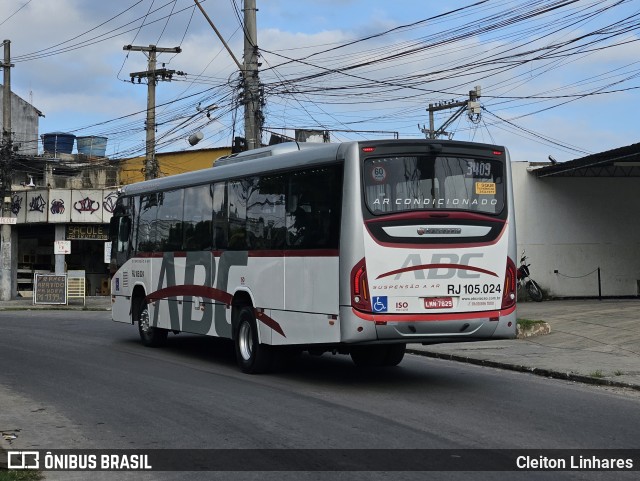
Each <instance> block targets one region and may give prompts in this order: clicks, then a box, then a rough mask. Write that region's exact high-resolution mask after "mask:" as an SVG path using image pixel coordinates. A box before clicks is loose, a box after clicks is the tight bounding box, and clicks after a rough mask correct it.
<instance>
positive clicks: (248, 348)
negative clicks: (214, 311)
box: [238, 322, 253, 361]
mask: <svg viewBox="0 0 640 481" xmlns="http://www.w3.org/2000/svg"><path fill="white" fill-rule="evenodd" d="M238 346H239V347H240V355H241V356H242V359H244V360H245V361H248V360H249V359H251V353H252V351H253V336H252V335H251V326H250V325H249V323H248V322H243V323H242V325H241V326H240V332H238Z"/></svg>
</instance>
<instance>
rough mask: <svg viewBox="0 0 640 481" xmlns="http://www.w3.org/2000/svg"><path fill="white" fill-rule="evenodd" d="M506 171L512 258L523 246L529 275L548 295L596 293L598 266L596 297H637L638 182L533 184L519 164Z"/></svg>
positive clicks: (542, 181)
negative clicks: (511, 200) (514, 246)
mask: <svg viewBox="0 0 640 481" xmlns="http://www.w3.org/2000/svg"><path fill="white" fill-rule="evenodd" d="M512 167H513V186H514V197H515V207H516V211H515V212H516V232H517V237H518V253H520V252H522V249H523V248H524V249H526V253H527V256H528V257H529V262H531V267H530V269H531V276H532V277H533V278H534V279H535V280H536V281H538V282H539V284H540V285H541V286H542V287H543V288H544V289H545V290H546V291H547V292H548V293H549V294H550V295H551V296H557V297H566V296H597V295H598V277H597V272H595V271H596V270H597V268H598V267H600V269H601V285H602V295H603V296H636V295H638V283H639V282H640V222H638V215H639V213H640V195H638V187H640V179H638V178H632V177H630V178H612V177H600V178H586V177H582V178H567V177H550V178H544V179H538V178H537V177H536V176H535V175H534V174H531V173H529V172H527V167H529V164H528V163H527V162H514V163H513V164H512ZM517 260H518V261H519V259H517ZM554 270H558V274H555V273H554Z"/></svg>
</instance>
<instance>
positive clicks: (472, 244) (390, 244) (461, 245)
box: [365, 221, 508, 249]
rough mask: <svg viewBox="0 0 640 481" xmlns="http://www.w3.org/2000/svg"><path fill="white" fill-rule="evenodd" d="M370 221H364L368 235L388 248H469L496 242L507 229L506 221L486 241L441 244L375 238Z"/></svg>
mask: <svg viewBox="0 0 640 481" xmlns="http://www.w3.org/2000/svg"><path fill="white" fill-rule="evenodd" d="M370 222H371V221H366V222H365V227H366V229H367V232H368V234H369V237H371V239H372V240H373V242H375V243H376V244H378V245H379V246H382V247H390V248H394V249H451V248H454V249H469V248H473V247H486V246H492V245H494V244H497V243H498V241H499V240H500V239H502V236H503V235H504V233H505V232H506V230H507V229H506V226H507V225H508V224H507V223H506V222H504V226H503V228H502V230H501V231H500V234H498V235H497V236H496V238H495V239H493V240H491V241H487V242H459V241H458V239H456V241H455V242H448V243H442V244H419V243H415V244H410V243H400V242H383V241H381V240H378V239H376V237H375V236H374V235H373V234H372V233H371V230H370V229H369V226H368V225H367V224H368V223H370ZM416 227H418V226H416ZM460 239H462V238H460Z"/></svg>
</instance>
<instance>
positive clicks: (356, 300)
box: [351, 258, 371, 312]
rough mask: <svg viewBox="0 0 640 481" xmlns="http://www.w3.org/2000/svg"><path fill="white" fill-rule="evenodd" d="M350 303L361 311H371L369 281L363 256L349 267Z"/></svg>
mask: <svg viewBox="0 0 640 481" xmlns="http://www.w3.org/2000/svg"><path fill="white" fill-rule="evenodd" d="M351 305H352V306H353V307H354V308H356V309H358V310H361V311H368V312H371V299H370V298H369V283H368V282H367V268H366V264H365V261H364V258H363V259H362V260H361V261H360V262H358V263H357V264H356V265H355V266H354V268H353V269H351Z"/></svg>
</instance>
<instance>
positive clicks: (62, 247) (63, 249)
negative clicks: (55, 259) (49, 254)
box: [53, 240, 71, 255]
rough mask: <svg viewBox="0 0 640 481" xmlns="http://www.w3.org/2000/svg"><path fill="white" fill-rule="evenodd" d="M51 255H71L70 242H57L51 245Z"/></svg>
mask: <svg viewBox="0 0 640 481" xmlns="http://www.w3.org/2000/svg"><path fill="white" fill-rule="evenodd" d="M53 253H54V254H56V255H59V254H64V255H66V254H71V241H68V240H57V241H55V242H54V243H53Z"/></svg>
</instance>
